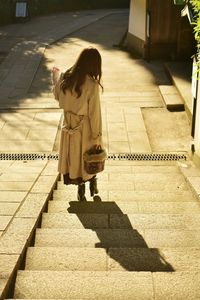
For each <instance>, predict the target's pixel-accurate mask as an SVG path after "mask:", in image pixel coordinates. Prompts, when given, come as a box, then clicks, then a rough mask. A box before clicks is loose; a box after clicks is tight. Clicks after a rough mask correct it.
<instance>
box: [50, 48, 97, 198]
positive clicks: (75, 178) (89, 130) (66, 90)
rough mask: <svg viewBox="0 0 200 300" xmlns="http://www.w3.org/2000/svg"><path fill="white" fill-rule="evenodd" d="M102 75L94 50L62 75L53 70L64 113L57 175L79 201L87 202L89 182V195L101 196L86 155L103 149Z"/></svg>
mask: <svg viewBox="0 0 200 300" xmlns="http://www.w3.org/2000/svg"><path fill="white" fill-rule="evenodd" d="M101 75H102V71H101V55H100V53H99V52H98V50H97V49H95V48H86V49H84V50H83V51H82V52H81V53H80V55H79V57H78V59H77V61H76V63H75V64H74V65H73V66H72V67H71V68H69V69H68V70H67V71H66V72H65V73H63V74H61V75H60V73H59V69H57V68H53V83H54V89H53V91H54V96H55V99H56V100H58V101H59V106H60V108H62V109H63V112H64V121H63V126H62V131H61V140H60V151H59V163H58V171H59V173H61V174H63V179H64V183H65V184H66V185H68V184H76V185H78V196H77V198H78V200H79V201H83V200H86V198H85V182H86V181H89V187H90V195H91V196H94V195H95V194H97V193H98V189H97V179H96V174H92V175H91V174H88V173H87V172H86V171H85V169H84V161H83V154H84V153H85V152H86V151H87V150H89V149H91V148H92V147H94V148H96V149H98V148H100V147H101V146H102V118H101V107H100V96H99V87H101V88H102V89H103V87H102V85H101V82H100V80H101Z"/></svg>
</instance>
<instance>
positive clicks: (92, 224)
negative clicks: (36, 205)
mask: <svg viewBox="0 0 200 300" xmlns="http://www.w3.org/2000/svg"><path fill="white" fill-rule="evenodd" d="M41 227H42V228H77V229H81V228H108V227H109V224H108V215H106V214H95V213H94V214H80V218H79V215H72V214H68V215H67V214H66V213H43V216H42V226H41Z"/></svg>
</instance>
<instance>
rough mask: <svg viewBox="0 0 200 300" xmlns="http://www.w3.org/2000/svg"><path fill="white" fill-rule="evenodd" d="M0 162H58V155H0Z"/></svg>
mask: <svg viewBox="0 0 200 300" xmlns="http://www.w3.org/2000/svg"><path fill="white" fill-rule="evenodd" d="M0 160H58V154H36V153H0Z"/></svg>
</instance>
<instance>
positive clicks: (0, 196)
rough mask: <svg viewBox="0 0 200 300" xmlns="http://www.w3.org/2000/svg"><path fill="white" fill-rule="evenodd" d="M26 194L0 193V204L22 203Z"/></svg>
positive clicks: (15, 192) (14, 192)
mask: <svg viewBox="0 0 200 300" xmlns="http://www.w3.org/2000/svg"><path fill="white" fill-rule="evenodd" d="M26 194H27V192H17V191H0V202H10V203H13V202H19V203H20V202H22V201H23V200H24V198H25V197H26Z"/></svg>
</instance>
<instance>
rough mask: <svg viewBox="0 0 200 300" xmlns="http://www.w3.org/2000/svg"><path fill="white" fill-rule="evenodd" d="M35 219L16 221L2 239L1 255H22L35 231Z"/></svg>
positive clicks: (0, 243) (0, 239)
mask: <svg viewBox="0 0 200 300" xmlns="http://www.w3.org/2000/svg"><path fill="white" fill-rule="evenodd" d="M35 223H36V220H35V219H22V218H21V219H19V218H18V219H15V220H13V221H12V223H11V225H12V226H11V225H10V226H9V228H8V229H7V231H6V233H5V234H4V235H3V236H1V238H0V253H1V254H7V255H13V254H17V255H21V253H22V252H23V251H24V249H25V247H26V246H27V242H28V240H29V238H30V235H31V233H32V232H33V230H34V226H35Z"/></svg>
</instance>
